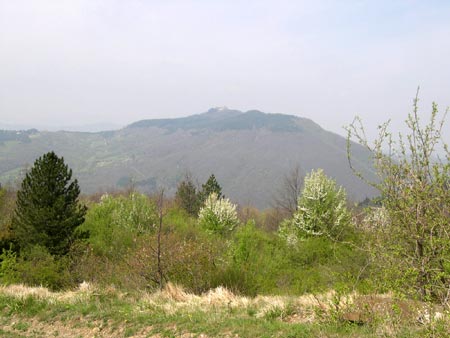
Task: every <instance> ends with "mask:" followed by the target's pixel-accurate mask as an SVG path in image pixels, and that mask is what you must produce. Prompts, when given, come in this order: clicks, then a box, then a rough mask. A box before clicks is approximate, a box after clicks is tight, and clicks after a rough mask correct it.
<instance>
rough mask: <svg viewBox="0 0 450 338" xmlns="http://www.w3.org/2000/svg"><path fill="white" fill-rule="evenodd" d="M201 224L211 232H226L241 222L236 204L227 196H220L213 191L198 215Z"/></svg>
mask: <svg viewBox="0 0 450 338" xmlns="http://www.w3.org/2000/svg"><path fill="white" fill-rule="evenodd" d="M198 221H199V224H200V226H201V227H202V228H204V229H205V230H206V231H208V232H209V233H216V234H222V235H223V234H226V233H229V232H230V231H232V230H233V229H234V228H235V227H236V226H237V225H238V223H239V219H238V217H237V212H236V205H234V204H232V203H231V202H230V200H229V199H227V198H219V197H218V195H217V194H216V193H212V194H211V195H209V196H208V198H207V199H206V200H205V204H204V205H203V207H202V208H201V209H200V212H199V216H198Z"/></svg>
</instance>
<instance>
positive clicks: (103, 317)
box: [0, 283, 450, 337]
mask: <svg viewBox="0 0 450 338" xmlns="http://www.w3.org/2000/svg"><path fill="white" fill-rule="evenodd" d="M361 301H363V302H364V303H365V304H366V305H365V306H364V307H363V306H360V305H358V304H360V303H361ZM405 304H406V302H405V301H401V300H398V299H395V298H394V297H393V296H392V295H380V296H371V297H369V298H367V297H366V298H361V296H357V295H355V294H352V295H339V294H337V293H336V292H330V293H327V294H321V295H304V296H300V297H293V296H284V297H281V296H278V297H277V296H258V297H256V298H250V297H242V296H236V295H234V294H233V293H231V292H230V291H228V290H227V289H225V288H217V289H214V290H210V291H208V292H206V293H204V294H202V295H194V294H190V293H187V292H185V291H184V290H183V289H182V288H180V287H177V286H174V285H172V284H170V283H169V284H167V285H166V287H165V288H164V289H163V290H162V291H158V292H154V293H147V292H121V291H118V290H116V289H114V288H111V287H110V288H96V287H93V286H92V285H89V284H86V283H84V284H82V285H80V287H79V288H78V289H77V290H75V291H67V292H51V291H49V290H48V289H45V288H42V287H35V288H30V287H24V286H21V285H12V286H8V287H3V288H1V289H0V312H1V314H2V316H1V320H0V321H1V322H0V325H1V329H0V334H1V335H2V336H3V337H30V336H32V337H50V336H55V337H88V336H89V337H131V336H133V337H180V336H181V337H330V336H346V337H375V336H376V337H380V336H381V337H382V336H384V337H392V336H398V337H447V336H448V334H449V333H450V331H449V324H450V317H449V316H448V314H443V313H441V312H436V309H432V308H429V307H428V306H427V305H425V304H421V303H416V304H412V303H411V304H408V305H409V306H411V310H410V311H404V309H405ZM355 314H356V315H357V316H358V318H356V317H355ZM363 322H364V323H365V324H366V325H361V324H362V323H363Z"/></svg>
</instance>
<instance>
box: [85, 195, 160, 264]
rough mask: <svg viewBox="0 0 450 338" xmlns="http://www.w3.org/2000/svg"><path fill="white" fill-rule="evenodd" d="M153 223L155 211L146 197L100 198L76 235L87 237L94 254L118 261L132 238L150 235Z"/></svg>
mask: <svg viewBox="0 0 450 338" xmlns="http://www.w3.org/2000/svg"><path fill="white" fill-rule="evenodd" d="M156 223H157V215H156V207H155V204H154V203H153V202H152V201H151V200H150V199H149V198H148V197H147V196H145V195H143V194H139V193H136V192H133V193H131V194H130V195H129V196H127V197H125V196H117V197H113V196H110V195H103V196H102V198H101V200H100V202H99V203H98V204H95V205H93V206H92V207H91V208H90V209H89V211H88V213H87V214H86V220H85V222H84V223H83V224H82V225H80V226H79V227H78V228H77V232H78V233H79V234H83V233H84V234H87V236H88V237H89V238H88V239H87V242H88V243H89V244H90V246H91V248H92V249H93V250H94V253H95V254H97V255H101V256H107V257H109V258H114V259H120V258H121V257H122V256H123V255H124V254H125V253H126V251H127V250H128V249H129V248H131V247H132V246H133V245H134V242H135V239H136V237H137V236H139V235H142V234H144V233H151V232H153V231H154V230H155V226H156Z"/></svg>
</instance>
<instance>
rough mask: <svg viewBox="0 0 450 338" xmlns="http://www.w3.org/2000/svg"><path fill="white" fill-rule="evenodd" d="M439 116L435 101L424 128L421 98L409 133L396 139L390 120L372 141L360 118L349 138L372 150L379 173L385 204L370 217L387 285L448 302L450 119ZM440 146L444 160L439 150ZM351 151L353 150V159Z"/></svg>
mask: <svg viewBox="0 0 450 338" xmlns="http://www.w3.org/2000/svg"><path fill="white" fill-rule="evenodd" d="M437 114H438V109H437V105H436V104H435V103H433V105H432V112H431V117H430V121H429V122H428V124H426V125H425V126H422V125H421V124H420V121H419V113H418V98H417V96H416V98H415V100H414V105H413V112H412V113H411V114H409V115H408V118H407V120H406V124H407V127H408V128H409V133H408V134H407V135H406V137H403V136H402V135H400V137H399V139H398V141H396V140H394V138H393V137H392V134H391V133H390V132H389V130H388V123H385V124H383V125H382V126H380V134H379V137H378V139H377V140H376V141H375V142H374V144H373V145H370V144H369V142H368V141H367V139H366V138H365V136H364V128H363V127H362V123H361V121H360V120H358V119H357V120H356V121H354V123H353V124H352V125H350V126H349V127H348V133H349V134H348V139H349V141H350V138H352V137H355V138H356V140H357V141H358V142H359V143H361V144H363V145H364V146H365V147H366V148H367V149H368V150H369V151H371V152H372V156H373V159H374V164H375V168H376V169H377V174H378V177H379V180H378V181H377V182H369V183H371V184H372V185H373V186H375V187H376V188H378V189H379V191H380V194H381V199H380V200H381V204H382V208H380V209H374V212H372V213H371V214H370V216H369V217H368V218H367V220H368V221H371V223H372V224H371V227H370V230H371V232H370V235H371V239H372V240H371V241H370V242H368V244H369V246H368V249H369V250H370V251H371V253H372V254H373V256H374V258H375V259H374V262H376V263H378V268H379V270H380V271H381V276H382V278H380V282H381V284H383V285H384V286H388V287H394V288H395V289H397V290H398V291H401V292H406V293H408V294H409V295H410V296H415V295H419V296H420V298H421V299H422V300H430V299H431V300H439V301H441V302H443V303H446V302H448V295H449V294H450V233H449V231H448V225H449V208H448V206H449V205H450V189H449V187H450V153H449V151H448V148H447V146H446V145H445V144H443V142H442V127H443V125H444V118H443V119H442V120H441V121H439V122H438V121H437ZM348 145H349V146H350V142H348ZM439 149H440V150H442V154H443V155H444V157H445V159H444V160H443V161H441V160H439V156H438V154H437V153H436V151H437V150H439ZM442 154H441V156H442ZM350 155H351V154H350V148H349V159H350V161H351V156H350ZM356 174H357V175H358V176H360V177H362V175H361V174H360V173H358V172H356Z"/></svg>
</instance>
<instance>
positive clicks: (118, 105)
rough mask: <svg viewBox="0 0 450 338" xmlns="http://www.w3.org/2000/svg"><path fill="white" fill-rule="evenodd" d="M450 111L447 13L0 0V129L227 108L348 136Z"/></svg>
mask: <svg viewBox="0 0 450 338" xmlns="http://www.w3.org/2000/svg"><path fill="white" fill-rule="evenodd" d="M419 85H420V86H421V94H420V96H421V98H422V101H421V102H422V108H423V109H422V110H423V112H424V113H428V112H429V111H430V105H431V101H436V102H437V103H438V104H439V106H440V108H441V109H442V110H444V109H445V107H447V106H449V105H450V1H448V0H442V1H437V0H436V1H433V0H427V1H423V0H417V1H414V0H402V1H401V0H377V1H375V0H372V1H356V0H354V1H352V0H348V1H345V0H336V1H331V0H330V1H325V0H324V1H312V0H310V1H302V0H295V1H288V0H286V1H283V0H277V1H269V0H255V1H252V0H248V1H245V0H241V1H234V0H208V1H206V0H197V1H196V0H180V1H176V0H154V1H152V0H0V122H1V123H4V124H24V123H26V124H28V125H29V124H32V125H37V126H42V125H47V126H48V125H60V126H61V125H64V126H67V125H84V124H92V123H99V122H102V123H105V122H106V123H114V124H121V125H124V124H127V123H130V122H133V121H136V120H140V119H145V118H162V117H178V116H186V115H191V114H194V113H201V112H204V111H206V110H207V109H208V108H210V107H215V106H224V105H226V106H228V107H230V108H235V109H240V110H248V109H259V110H262V111H264V112H272V113H287V114H294V115H299V116H304V117H308V118H311V119H313V120H314V121H316V122H318V123H319V124H320V125H322V126H323V127H324V128H326V129H329V130H332V131H335V132H339V133H341V134H343V131H342V129H341V127H342V125H344V124H348V123H350V122H351V120H352V118H353V116H355V115H356V114H358V115H360V116H361V117H362V118H363V119H364V121H365V122H366V124H367V126H368V127H369V128H374V127H375V126H376V125H378V124H379V123H381V122H383V121H385V120H386V119H388V118H392V119H393V120H394V127H396V126H398V125H399V124H400V123H402V121H403V120H404V118H405V116H406V114H407V113H408V112H409V111H410V107H411V103H412V98H413V96H414V95H415V92H416V88H417V86H419Z"/></svg>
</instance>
